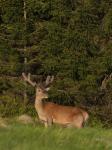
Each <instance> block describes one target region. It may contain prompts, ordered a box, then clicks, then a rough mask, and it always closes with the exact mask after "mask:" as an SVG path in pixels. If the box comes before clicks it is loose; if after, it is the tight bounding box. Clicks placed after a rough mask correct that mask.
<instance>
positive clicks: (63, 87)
mask: <svg viewBox="0 0 112 150" xmlns="http://www.w3.org/2000/svg"><path fill="white" fill-rule="evenodd" d="M23 4H24V1H23V0H1V2H0V95H1V96H0V97H1V107H0V111H1V114H5V115H12V114H15V113H21V112H26V111H28V108H31V107H32V105H33V101H34V93H35V92H34V91H33V89H32V88H31V87H30V86H27V87H26V91H27V95H28V97H27V99H29V102H27V105H28V106H29V107H27V105H26V103H25V102H24V100H23V99H24V90H25V85H24V82H22V79H21V77H20V76H21V73H22V72H23V71H26V72H31V73H32V74H34V75H37V76H36V79H38V80H39V81H41V80H43V79H45V77H46V76H47V75H49V74H50V75H55V81H54V84H53V88H52V89H51V92H50V94H49V100H51V101H54V102H57V103H60V104H66V105H79V106H83V107H85V108H87V109H88V111H89V112H90V113H91V114H92V115H95V116H96V117H98V118H100V119H101V120H102V121H103V122H104V123H105V124H107V123H112V116H111V115H112V109H111V108H112V94H111V93H112V91H111V89H112V80H110V81H109V83H108V85H107V89H106V90H105V91H100V86H101V83H102V81H103V79H104V76H105V74H108V75H109V74H110V73H111V72H112V3H111V0H108V1H107V0H103V1H101V0H98V1H97V0H83V1H81V0H77V1H75V0H71V1H68V0H64V1H63V0H46V1H45V0H38V1H37V0H27V1H26V12H27V19H26V22H25V20H24V5H23ZM25 24H26V25H25ZM25 45H26V51H25V52H24V46H25ZM24 57H27V59H28V62H27V64H26V65H24ZM58 90H60V91H58ZM30 100H31V101H30ZM31 102H32V103H31ZM2 108H3V109H2ZM15 108H16V110H15ZM3 110H4V111H5V112H6V113H5V112H4V111H3ZM12 110H13V112H11V111H12ZM30 110H31V109H30ZM32 110H33V109H32ZM2 111H3V112H2ZM30 112H31V111H30Z"/></svg>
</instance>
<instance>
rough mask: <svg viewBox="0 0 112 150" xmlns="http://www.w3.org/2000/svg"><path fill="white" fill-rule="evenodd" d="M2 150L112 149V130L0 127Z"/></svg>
mask: <svg viewBox="0 0 112 150" xmlns="http://www.w3.org/2000/svg"><path fill="white" fill-rule="evenodd" d="M0 150H112V130H111V129H109V130H106V129H101V128H98V129H97V128H84V129H74V128H72V129H67V128H61V127H55V126H53V127H50V128H44V127H43V126H41V125H22V124H18V123H13V124H12V125H10V126H9V127H8V128H0Z"/></svg>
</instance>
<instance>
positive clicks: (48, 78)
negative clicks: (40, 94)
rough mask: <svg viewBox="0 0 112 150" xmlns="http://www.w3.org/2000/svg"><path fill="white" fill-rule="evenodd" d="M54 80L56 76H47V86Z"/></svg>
mask: <svg viewBox="0 0 112 150" xmlns="http://www.w3.org/2000/svg"><path fill="white" fill-rule="evenodd" d="M53 80H54V76H47V78H46V81H45V86H48V85H50V84H51V83H52V82H53Z"/></svg>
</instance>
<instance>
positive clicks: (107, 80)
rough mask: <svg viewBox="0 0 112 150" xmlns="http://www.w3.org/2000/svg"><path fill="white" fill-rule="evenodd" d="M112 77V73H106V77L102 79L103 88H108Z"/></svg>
mask: <svg viewBox="0 0 112 150" xmlns="http://www.w3.org/2000/svg"><path fill="white" fill-rule="evenodd" d="M111 79H112V73H111V74H110V75H105V78H104V79H103V81H102V84H101V87H100V89H101V90H105V89H106V88H107V83H108V82H109V81H110V80H111Z"/></svg>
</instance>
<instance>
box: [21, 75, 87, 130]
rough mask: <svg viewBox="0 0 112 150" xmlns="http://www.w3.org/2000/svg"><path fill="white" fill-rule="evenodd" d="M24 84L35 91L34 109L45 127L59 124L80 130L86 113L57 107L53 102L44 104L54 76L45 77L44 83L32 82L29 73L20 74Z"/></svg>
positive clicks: (80, 110) (60, 106) (74, 108)
mask: <svg viewBox="0 0 112 150" xmlns="http://www.w3.org/2000/svg"><path fill="white" fill-rule="evenodd" d="M22 76H23V78H24V80H25V81H26V82H28V83H29V84H30V85H32V86H33V87H34V88H35V89H36V96H35V109H36V111H37V113H38V116H39V119H40V120H41V121H43V123H44V125H45V127H47V126H51V125H52V124H54V123H55V124H60V125H63V126H65V127H76V128H82V127H83V125H84V124H85V123H86V121H87V120H88V118H89V115H88V113H87V112H86V111H85V110H83V109H81V108H79V107H73V106H63V105H58V104H55V103H53V102H44V101H43V100H44V99H47V98H48V90H49V89H50V85H51V83H52V82H53V80H54V76H47V78H46V80H45V82H44V83H39V84H37V82H33V81H32V80H31V75H30V73H29V74H28V75H26V74H25V73H22Z"/></svg>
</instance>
